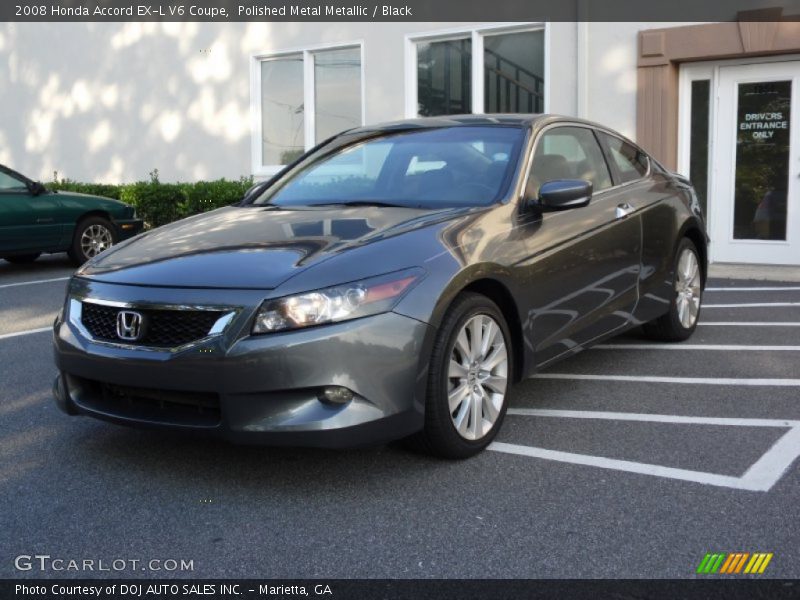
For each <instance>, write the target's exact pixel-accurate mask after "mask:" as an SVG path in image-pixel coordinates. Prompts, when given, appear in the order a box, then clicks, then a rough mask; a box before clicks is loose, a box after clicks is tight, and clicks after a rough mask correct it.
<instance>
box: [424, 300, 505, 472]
mask: <svg viewBox="0 0 800 600" xmlns="http://www.w3.org/2000/svg"><path fill="white" fill-rule="evenodd" d="M512 365H513V356H512V347H511V335H510V333H509V330H508V325H507V324H506V321H505V319H504V318H503V313H502V312H501V311H500V309H499V308H498V307H497V305H496V304H495V303H494V302H492V301H491V300H489V299H488V298H487V297H485V296H482V295H480V294H474V293H465V294H462V295H460V296H459V297H458V298H456V300H455V301H454V303H453V305H452V306H451V307H450V308H449V309H448V311H447V314H446V315H445V317H444V319H443V321H442V325H441V327H440V328H439V331H438V333H437V336H436V340H435V342H434V346H433V352H432V354H431V361H430V372H429V374H428V390H427V398H426V402H425V427H424V429H423V430H422V431H421V432H420V433H418V434H416V435H415V436H413V437H412V438H410V439H409V441H410V442H411V445H412V446H413V447H415V448H417V449H419V450H422V451H424V452H426V453H428V454H433V455H435V456H440V457H443V458H467V457H470V456H473V455H475V454H477V453H478V452H480V451H481V450H483V449H484V448H486V446H488V445H489V444H490V443H491V442H492V440H493V439H494V437H495V436H496V435H497V432H498V430H499V429H500V426H501V425H502V422H503V417H504V416H505V414H506V407H507V404H508V388H509V385H510V383H511V381H512Z"/></svg>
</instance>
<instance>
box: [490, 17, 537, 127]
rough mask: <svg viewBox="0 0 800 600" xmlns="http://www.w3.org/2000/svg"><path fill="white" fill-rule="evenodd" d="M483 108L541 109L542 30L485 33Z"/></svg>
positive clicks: (505, 110) (501, 110)
mask: <svg viewBox="0 0 800 600" xmlns="http://www.w3.org/2000/svg"><path fill="white" fill-rule="evenodd" d="M483 74H484V79H485V80H484V86H483V88H484V110H485V111H486V112H487V113H538V112H543V111H544V32H543V31H522V32H519V33H504V34H499V35H488V36H486V37H485V38H484V41H483Z"/></svg>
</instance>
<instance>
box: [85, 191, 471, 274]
mask: <svg viewBox="0 0 800 600" xmlns="http://www.w3.org/2000/svg"><path fill="white" fill-rule="evenodd" d="M466 211H469V209H444V210H425V209H416V208H393V207H391V208H390V207H344V208H343V207H341V206H339V207H324V208H321V207H320V208H307V209H306V208H304V209H299V210H283V209H275V208H274V207H252V206H250V207H227V208H222V209H219V210H216V211H213V212H210V213H205V214H202V215H197V216H194V217H190V218H188V219H184V220H182V221H178V222H176V223H172V224H170V225H165V226H164V227H159V228H158V229H154V230H152V231H150V232H147V233H145V234H143V235H140V236H138V237H136V238H133V239H132V240H130V241H129V242H124V243H122V244H120V245H119V246H115V247H114V248H112V249H110V250H108V251H106V252H104V253H103V254H101V255H99V256H98V257H97V258H96V259H94V260H92V261H90V262H89V263H86V264H85V265H84V266H83V267H82V268H81V269H80V270H79V271H78V273H77V275H78V276H79V277H84V278H88V279H93V280H97V281H103V282H107V283H120V284H128V285H147V286H163V287H202V288H240V289H244V288H251V289H273V288H275V287H277V286H279V285H280V284H281V283H283V282H284V281H286V280H287V279H289V278H290V277H292V276H293V275H295V274H297V273H299V272H301V271H303V270H305V269H308V268H310V267H311V266H313V265H316V264H319V263H320V262H322V261H324V260H326V259H328V258H330V257H332V256H335V255H337V254H340V253H342V252H346V251H348V250H351V249H353V248H358V247H362V246H365V245H367V244H377V243H379V242H380V241H381V240H384V239H386V238H387V237H394V236H397V235H401V234H403V233H405V232H408V231H411V230H415V229H419V228H420V227H425V226H428V225H431V224H433V223H437V222H441V221H443V220H448V219H451V218H455V217H456V216H458V215H460V214H463V213H464V212H466Z"/></svg>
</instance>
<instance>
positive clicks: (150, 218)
mask: <svg viewBox="0 0 800 600" xmlns="http://www.w3.org/2000/svg"><path fill="white" fill-rule="evenodd" d="M252 185H253V178H252V177H241V178H240V179H238V180H236V181H229V180H227V179H218V180H216V181H198V182H195V183H161V182H160V181H159V180H158V170H154V171H153V172H152V173H150V181H137V182H136V183H128V184H122V185H109V184H102V183H80V182H77V181H72V180H70V179H60V180H59V179H56V180H55V181H51V182H50V183H48V184H47V187H48V188H49V189H52V190H63V191H68V192H79V193H82V194H91V195H94V196H104V197H106V198H114V199H116V200H122V201H123V202H125V203H127V204H130V205H131V206H134V207H135V208H136V213H137V215H138V216H139V218H141V219H144V221H145V226H146V227H147V228H151V227H159V226H161V225H165V224H167V223H171V222H172V221H177V220H178V219H183V218H184V217H189V216H191V215H195V214H198V213H202V212H206V211H209V210H214V209H215V208H220V207H222V206H228V205H230V204H234V203H236V202H238V201H239V200H241V199H242V197H243V196H244V193H245V192H246V191H247V190H248V189H249V188H250V186H252Z"/></svg>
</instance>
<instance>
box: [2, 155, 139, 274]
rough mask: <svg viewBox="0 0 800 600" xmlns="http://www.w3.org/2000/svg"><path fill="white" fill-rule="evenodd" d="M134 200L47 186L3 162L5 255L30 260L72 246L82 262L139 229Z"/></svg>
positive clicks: (14, 259)
mask: <svg viewBox="0 0 800 600" xmlns="http://www.w3.org/2000/svg"><path fill="white" fill-rule="evenodd" d="M142 225H143V222H142V220H141V219H137V218H136V214H135V210H134V208H133V207H132V206H129V205H127V204H125V203H124V202H120V201H119V200H112V199H111V198H102V197H100V196H90V195H88V194H78V193H75V192H57V191H51V190H48V189H47V188H46V187H45V186H44V185H42V184H41V183H39V182H38V181H32V180H30V179H28V178H27V177H25V176H24V175H22V174H20V173H17V172H16V171H13V170H12V169H9V168H8V167H5V166H3V165H0V257H2V258H4V259H5V260H7V261H8V262H12V263H28V262H32V261H34V260H36V259H37V258H38V257H39V256H40V255H41V254H42V253H43V252H67V253H68V254H69V257H70V258H71V259H72V260H73V261H74V262H76V263H78V264H81V263H84V262H86V261H87V260H89V259H90V258H92V257H94V256H96V255H97V254H100V252H102V251H103V250H106V249H107V248H110V247H111V246H112V245H114V244H115V243H117V242H119V241H121V240H124V239H127V238H129V237H131V236H134V235H136V234H137V233H139V232H140V231H141V230H142Z"/></svg>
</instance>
